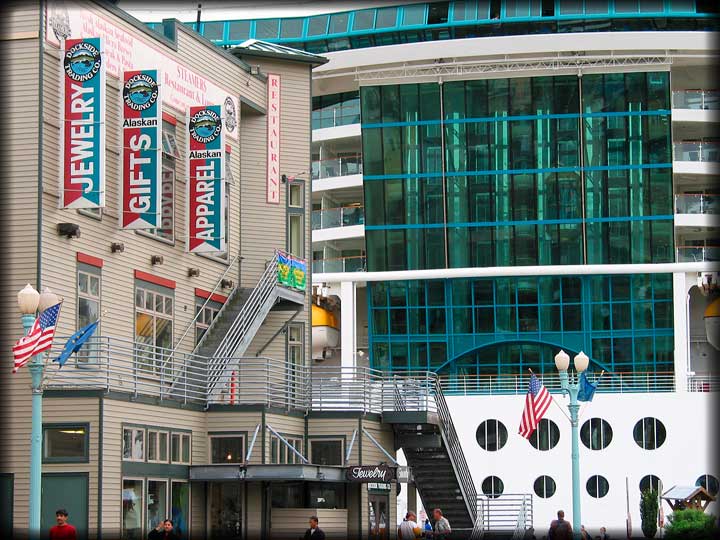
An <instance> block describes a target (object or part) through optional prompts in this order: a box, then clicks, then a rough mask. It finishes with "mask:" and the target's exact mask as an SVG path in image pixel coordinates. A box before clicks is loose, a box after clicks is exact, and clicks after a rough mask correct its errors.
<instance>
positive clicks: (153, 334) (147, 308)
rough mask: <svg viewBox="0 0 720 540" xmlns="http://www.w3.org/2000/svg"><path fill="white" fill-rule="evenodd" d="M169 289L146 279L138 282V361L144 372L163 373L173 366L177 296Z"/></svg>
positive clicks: (136, 312) (136, 325)
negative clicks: (172, 350)
mask: <svg viewBox="0 0 720 540" xmlns="http://www.w3.org/2000/svg"><path fill="white" fill-rule="evenodd" d="M162 289H163V290H165V289H164V288H162ZM166 291H167V292H160V287H157V288H150V287H149V286H147V285H145V284H144V282H138V283H137V284H136V286H135V341H136V342H137V343H138V346H137V353H136V360H135V361H136V365H137V367H138V371H139V373H140V374H141V375H145V376H160V375H165V374H168V373H171V370H172V364H171V362H172V355H171V354H170V351H171V349H172V347H173V342H172V340H173V304H174V298H173V295H172V290H171V289H167V290H166ZM163 370H165V371H163Z"/></svg>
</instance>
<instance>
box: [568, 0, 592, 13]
mask: <svg viewBox="0 0 720 540" xmlns="http://www.w3.org/2000/svg"><path fill="white" fill-rule="evenodd" d="M598 3H599V2H598ZM558 5H559V7H560V13H559V14H560V15H579V14H581V13H583V0H559V2H558Z"/></svg>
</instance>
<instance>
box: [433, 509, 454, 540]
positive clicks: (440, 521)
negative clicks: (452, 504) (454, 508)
mask: <svg viewBox="0 0 720 540" xmlns="http://www.w3.org/2000/svg"><path fill="white" fill-rule="evenodd" d="M433 519H434V520H435V528H434V530H433V536H434V537H435V538H436V539H439V540H446V539H447V538H449V537H450V533H451V532H452V529H451V528H450V522H449V521H448V520H447V518H446V517H445V516H443V513H442V510H440V509H439V508H436V509H435V510H433Z"/></svg>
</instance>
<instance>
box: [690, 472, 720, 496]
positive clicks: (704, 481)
mask: <svg viewBox="0 0 720 540" xmlns="http://www.w3.org/2000/svg"><path fill="white" fill-rule="evenodd" d="M695 485H696V486H702V487H704V488H705V490H706V491H707V492H708V493H709V494H710V495H712V496H713V497H714V496H716V495H717V494H718V488H719V487H720V486H719V485H718V479H717V478H716V477H715V476H713V475H711V474H703V475H702V476H700V477H699V478H698V479H697V480H695Z"/></svg>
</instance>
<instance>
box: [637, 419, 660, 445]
mask: <svg viewBox="0 0 720 540" xmlns="http://www.w3.org/2000/svg"><path fill="white" fill-rule="evenodd" d="M665 436H666V433H665V425H664V424H663V423H662V422H661V421H660V420H658V419H657V418H652V417H647V418H643V419H642V420H638V423H637V424H635V428H633V437H634V438H635V442H636V443H637V444H638V446H639V447H640V448H644V449H645V450H655V449H656V448H660V447H661V446H662V445H663V443H664V442H665Z"/></svg>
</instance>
